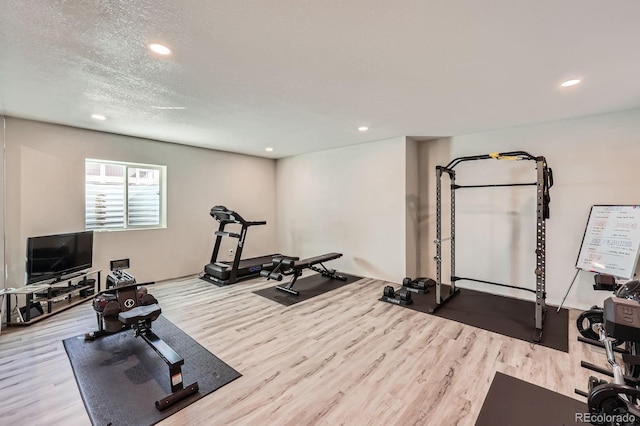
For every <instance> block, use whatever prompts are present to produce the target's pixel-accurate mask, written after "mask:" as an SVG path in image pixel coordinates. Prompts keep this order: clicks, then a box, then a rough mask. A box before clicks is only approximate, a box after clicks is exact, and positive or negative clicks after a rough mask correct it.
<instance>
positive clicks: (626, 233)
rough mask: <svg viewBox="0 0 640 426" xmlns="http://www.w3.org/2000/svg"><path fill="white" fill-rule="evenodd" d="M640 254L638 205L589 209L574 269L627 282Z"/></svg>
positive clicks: (634, 269) (631, 275)
mask: <svg viewBox="0 0 640 426" xmlns="http://www.w3.org/2000/svg"><path fill="white" fill-rule="evenodd" d="M639 250H640V205H628V206H622V205H619V206H609V205H595V206H592V207H591V212H590V214H589V221H588V222H587V228H586V230H585V232H584V237H583V238H582V245H581V246H580V253H579V254H578V260H577V261H576V268H578V269H582V270H583V271H592V272H600V273H603V274H608V275H613V276H614V277H618V278H626V279H631V278H632V277H633V276H634V274H635V271H636V265H637V262H638V253H639Z"/></svg>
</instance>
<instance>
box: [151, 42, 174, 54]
mask: <svg viewBox="0 0 640 426" xmlns="http://www.w3.org/2000/svg"><path fill="white" fill-rule="evenodd" d="M147 47H148V48H149V50H150V51H152V52H153V53H157V54H158V55H162V56H167V55H170V54H171V49H169V48H168V47H167V46H165V45H164V44H160V43H149V44H148V45H147Z"/></svg>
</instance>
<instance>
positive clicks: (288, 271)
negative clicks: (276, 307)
mask: <svg viewBox="0 0 640 426" xmlns="http://www.w3.org/2000/svg"><path fill="white" fill-rule="evenodd" d="M339 257H342V253H326V254H323V255H321V256H315V257H309V258H307V259H303V260H300V258H299V257H292V256H276V257H274V258H273V260H272V266H273V268H272V270H271V271H269V270H263V271H261V272H260V275H261V276H263V277H266V278H267V279H269V280H275V281H282V279H283V278H284V277H285V276H290V275H291V276H293V277H292V278H291V281H289V283H287V285H286V286H280V285H278V286H276V289H278V290H281V291H286V292H287V293H291V294H294V295H296V296H297V295H298V294H300V293H299V292H298V291H296V290H294V289H293V286H294V284H295V283H296V281H297V280H298V277H300V276H301V275H302V271H303V270H304V269H311V270H312V271H315V272H317V273H319V274H321V275H322V276H324V277H329V278H331V279H337V280H342V281H346V280H347V277H344V276H342V275H339V274H338V273H337V272H336V270H335V269H327V267H325V266H324V262H328V261H330V260H334V259H338V258H339ZM316 265H318V266H316Z"/></svg>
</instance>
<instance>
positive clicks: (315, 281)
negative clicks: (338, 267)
mask: <svg viewBox="0 0 640 426" xmlns="http://www.w3.org/2000/svg"><path fill="white" fill-rule="evenodd" d="M339 274H340V275H342V276H343V277H346V278H347V280H346V281H342V280H335V279H331V278H329V277H323V276H322V275H320V274H314V275H310V276H308V277H305V278H300V279H299V280H298V281H296V283H295V285H294V286H293V289H294V290H297V291H298V292H300V294H299V295H297V296H296V295H294V294H289V293H287V292H285V291H281V290H278V289H276V288H275V287H270V288H265V289H262V290H258V291H254V293H255V294H258V295H260V296H262V297H266V298H267V299H270V300H273V301H274V302H278V303H280V304H282V305H285V306H291V305H295V304H296V303H299V302H302V301H304V300H307V299H311V298H312V297H315V296H318V295H320V294H324V293H326V292H328V291H331V290H335V289H337V288H340V287H342V286H345V285H347V284H351V283H354V282H356V281H358V280H361V279H362V277H358V276H355V275H348V274H344V273H341V272H339ZM287 278H288V277H285V279H287ZM279 284H280V285H282V286H286V282H285V281H282V282H280V283H279Z"/></svg>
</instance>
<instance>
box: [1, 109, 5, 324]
mask: <svg viewBox="0 0 640 426" xmlns="http://www.w3.org/2000/svg"><path fill="white" fill-rule="evenodd" d="M4 125H5V117H4V115H0V202H2V205H1V206H0V235H2V237H1V238H0V288H5V284H4V283H5V278H6V276H5V274H6V265H5V257H4V244H5V239H4V235H5V232H4V231H5V230H4V211H5V207H6V203H5V200H4V196H5V193H4V184H5V180H4ZM2 320H3V319H2V318H0V321H2Z"/></svg>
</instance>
